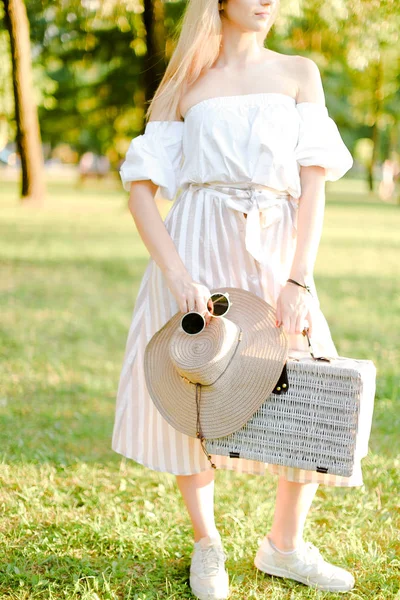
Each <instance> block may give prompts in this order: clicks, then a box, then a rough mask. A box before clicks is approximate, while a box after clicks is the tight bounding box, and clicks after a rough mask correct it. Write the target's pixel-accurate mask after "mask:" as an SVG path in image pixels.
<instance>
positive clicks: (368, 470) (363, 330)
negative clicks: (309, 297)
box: [0, 179, 400, 600]
mask: <svg viewBox="0 0 400 600" xmlns="http://www.w3.org/2000/svg"><path fill="white" fill-rule="evenodd" d="M1 187H2V199H1V204H0V233H1V236H0V249H1V256H2V258H1V263H0V264H1V279H0V286H1V287H0V291H1V316H2V318H1V324H0V353H1V363H0V369H1V371H0V377H1V381H0V386H1V388H0V448H1V462H0V478H1V488H0V514H1V516H0V555H1V561H0V598H12V599H15V600H17V599H18V600H25V599H28V598H29V599H30V598H32V599H33V598H35V599H36V598H38V599H49V600H53V599H54V600H55V599H57V600H58V599H61V598H63V599H68V600H75V599H82V600H89V599H90V600H99V599H101V600H115V599H124V600H125V599H132V600H133V599H135V600H153V599H154V600H156V599H157V600H158V599H163V600H167V599H168V600H172V599H174V600H175V599H176V600H177V599H184V598H191V594H190V589H189V584H188V568H189V564H190V553H191V550H192V538H191V527H190V522H189V518H188V516H187V514H186V512H185V510H184V506H183V503H182V500H181V498H180V496H179V493H178V491H177V488H176V486H175V480H174V476H172V475H170V474H164V473H155V472H152V471H149V470H146V469H145V468H143V467H141V466H140V465H137V464H135V463H134V462H133V461H127V460H125V459H121V457H120V456H118V455H116V454H115V453H114V452H113V451H112V450H111V448H110V444H111V431H112V425H113V417H114V405H115V395H116V387H117V382H118V377H119V372H120V368H121V365H122V358H123V352H124V346H125V341H126V335H127V331H128V327H129V323H130V319H131V314H132V309H133V306H134V301H135V296H136V293H137V290H138V287H139V284H140V279H141V275H142V273H143V270H144V268H145V265H146V263H147V260H148V254H147V250H146V248H145V247H144V245H143V243H142V242H141V240H140V238H139V236H138V234H137V232H136V230H135V227H134V223H133V220H132V218H131V216H130V214H129V212H128V210H127V207H126V200H127V197H126V194H124V193H122V192H121V190H120V186H119V185H118V184H116V185H108V186H104V187H103V186H101V185H98V184H95V183H91V184H87V186H85V187H84V189H82V190H76V189H74V188H73V187H72V186H71V187H66V186H65V185H57V184H56V183H52V184H51V183H50V184H49V195H48V198H47V201H46V203H45V205H44V206H43V208H42V209H41V210H39V211H38V210H32V209H29V208H22V207H21V206H19V203H18V200H17V186H16V185H15V184H14V183H11V182H10V183H5V184H2V186H1ZM327 189H328V201H327V206H326V219H325V227H324V233H323V239H322V242H321V246H320V251H319V255H318V260H317V265H316V270H315V279H316V283H317V288H318V293H319V297H320V301H321V308H322V310H323V312H324V314H325V316H326V318H327V320H328V323H329V325H330V327H331V331H332V336H333V339H334V340H335V342H336V345H337V348H338V351H339V353H340V354H342V355H344V356H353V357H355V358H370V359H372V360H374V362H375V364H376V366H377V369H378V380H377V394H376V403H375V412H374V422H373V427H372V432H371V438H370V452H369V454H368V456H367V457H366V458H365V459H364V460H363V473H364V481H365V485H364V486H363V487H362V488H350V489H346V488H328V487H323V486H320V487H319V490H318V492H317V495H316V498H315V500H314V502H313V505H312V508H311V511H310V514H309V516H308V519H307V523H306V530H305V537H306V539H309V540H311V541H312V542H314V543H315V544H316V545H318V547H320V548H321V551H322V552H323V554H324V556H325V557H326V558H328V559H329V560H331V561H332V562H334V563H336V564H338V565H340V566H343V567H345V568H348V569H349V570H351V571H352V572H353V573H354V575H355V577H356V587H355V589H354V590H353V591H352V592H350V593H348V594H347V597H349V598H352V599H364V598H371V599H372V598H373V599H374V600H375V599H376V600H378V599H379V600H387V599H396V600H400V583H399V582H400V558H399V557H400V541H399V538H400V536H399V530H400V515H399V512H400V511H399V500H398V492H399V483H400V482H399V480H400V477H399V471H400V456H399V450H398V438H399V430H400V411H399V405H398V397H399V375H398V365H399V358H400V356H399V344H398V332H399V329H400V294H399V291H400V286H399V277H398V256H399V253H398V252H399V244H400V240H399V236H398V232H399V229H400V210H399V207H398V206H394V205H388V204H382V203H380V202H379V201H378V200H377V199H376V198H375V197H374V196H371V197H370V196H368V197H367V196H366V194H365V193H364V191H363V187H362V184H361V183H360V182H356V181H351V180H350V181H349V180H346V179H343V180H341V181H339V182H337V183H335V184H334V185H330V186H329V187H328V188H327ZM159 206H160V210H161V211H162V213H163V214H164V215H165V214H166V211H167V210H168V209H169V207H170V204H168V203H165V202H162V201H161V202H160V204H159ZM216 477H217V485H216V516H217V521H218V525H219V528H220V531H221V533H222V535H223V538H224V543H225V547H226V550H227V552H228V555H229V559H228V563H227V567H228V569H229V573H230V577H231V582H232V586H231V587H232V599H233V600H239V599H243V598H252V599H257V600H261V599H266V598H268V599H272V600H278V599H279V600H289V599H290V600H292V599H295V598H296V599H297V598H298V599H306V598H325V597H326V598H328V597H329V598H335V597H338V598H341V597H343V596H342V595H341V594H332V593H330V594H327V593H321V592H316V591H314V590H312V589H311V588H308V587H306V586H303V585H301V584H298V583H296V582H294V581H292V580H289V579H279V578H270V577H268V576H265V575H263V574H260V573H258V572H257V571H256V569H255V568H254V567H253V562H252V561H253V556H254V553H255V551H256V549H257V542H258V541H259V540H261V538H262V537H263V535H264V533H265V531H266V530H267V529H268V527H269V524H270V522H271V518H272V515H273V509H274V500H275V487H276V479H275V478H274V477H273V476H271V475H268V476H266V477H259V476H250V475H248V476H246V475H240V474H236V473H231V472H217V474H216Z"/></svg>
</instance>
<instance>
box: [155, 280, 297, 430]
mask: <svg viewBox="0 0 400 600" xmlns="http://www.w3.org/2000/svg"><path fill="white" fill-rule="evenodd" d="M210 292H211V293H214V292H228V293H229V299H230V301H231V307H230V309H229V312H228V314H227V316H226V317H223V318H228V319H230V320H231V321H233V322H234V323H236V324H237V325H239V327H240V328H241V329H242V332H243V334H242V340H241V341H240V343H239V346H238V349H237V352H236V354H235V356H234V358H233V360H232V362H231V363H230V365H229V367H228V368H227V370H226V372H225V373H224V374H223V375H222V376H221V377H219V378H218V380H217V381H216V383H214V384H212V385H211V386H201V403H200V424H201V432H202V434H203V435H204V437H206V438H218V437H222V436H225V435H229V434H230V433H233V432H234V431H237V430H238V429H240V428H241V427H242V426H243V425H244V424H245V423H246V421H248V420H249V419H250V417H251V416H252V415H253V414H254V413H255V412H256V411H257V410H258V409H259V408H260V406H261V404H262V403H263V402H264V401H265V400H266V399H267V398H268V397H269V395H270V394H271V392H272V390H273V389H274V387H275V385H276V382H277V381H278V379H279V377H280V375H281V373H282V369H283V366H284V364H285V362H286V360H287V355H288V349H289V345H288V338H287V336H286V334H285V331H284V329H283V327H276V325H275V310H274V309H273V307H272V306H270V305H269V304H268V303H267V302H265V300H263V299H262V298H260V297H259V296H256V295H255V294H253V293H251V292H249V291H247V290H243V289H241V288H233V287H219V288H217V289H215V290H210ZM182 316H183V313H182V312H180V311H179V312H177V313H176V314H175V315H174V316H173V317H171V319H169V321H168V322H167V323H165V325H164V326H163V327H162V328H161V329H160V330H159V331H157V332H156V333H155V334H154V335H153V337H152V338H151V340H150V341H149V342H148V344H147V346H146V349H145V356H144V372H145V379H146V385H147V388H148V391H149V394H150V396H151V398H152V400H153V402H154V404H155V406H156V407H157V409H158V410H159V412H160V413H161V415H162V416H163V417H164V419H165V420H166V421H167V422H168V423H169V424H170V425H172V427H174V429H176V430H178V431H180V432H181V433H184V434H186V435H189V436H191V437H196V431H197V408H196V386H195V384H194V383H191V382H187V381H185V380H184V379H183V378H182V377H181V376H180V374H179V373H178V371H177V370H176V369H175V366H174V364H173V362H172V360H171V358H170V356H169V352H168V345H169V341H170V337H171V335H172V333H173V332H174V331H175V330H176V328H177V327H179V323H180V320H181V318H182ZM214 321H215V319H211V322H210V325H209V326H208V327H212V326H213V322H214ZM184 335H185V334H184ZM198 336H201V333H200V334H198ZM198 336H196V337H198Z"/></svg>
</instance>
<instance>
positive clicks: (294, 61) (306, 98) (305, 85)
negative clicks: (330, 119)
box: [287, 55, 325, 105]
mask: <svg viewBox="0 0 400 600" xmlns="http://www.w3.org/2000/svg"><path fill="white" fill-rule="evenodd" d="M287 58H289V59H290V60H289V61H288V65H289V69H290V70H291V73H292V75H293V76H294V77H295V79H296V85H297V96H296V100H297V102H315V103H317V104H322V105H325V93H324V88H323V85H322V80H321V73H320V70H319V67H318V65H317V63H316V62H314V61H313V60H312V59H311V58H308V57H306V56H299V55H294V56H288V57H287Z"/></svg>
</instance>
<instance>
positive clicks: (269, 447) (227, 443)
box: [206, 357, 376, 477]
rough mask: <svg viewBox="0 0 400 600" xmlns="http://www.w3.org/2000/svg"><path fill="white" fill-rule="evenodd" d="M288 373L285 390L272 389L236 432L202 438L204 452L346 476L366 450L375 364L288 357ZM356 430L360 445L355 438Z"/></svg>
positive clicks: (340, 358)
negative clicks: (361, 442) (276, 390)
mask: <svg viewBox="0 0 400 600" xmlns="http://www.w3.org/2000/svg"><path fill="white" fill-rule="evenodd" d="M287 372H288V380H289V389H288V391H287V392H286V393H285V394H281V395H278V394H273V393H272V394H271V395H270V396H269V397H268V399H267V400H266V401H265V402H264V403H263V404H262V405H261V407H260V408H259V409H258V410H257V412H256V413H254V415H253V416H252V417H251V419H250V420H249V421H248V422H247V423H246V424H245V425H244V427H242V428H241V429H239V430H238V431H236V432H235V433H233V434H231V435H229V436H225V437H221V438H218V439H208V440H206V448H207V451H208V452H209V453H210V454H211V455H212V454H217V455H218V454H219V455H224V456H231V457H234V458H248V459H252V460H257V461H262V462H267V463H271V464H276V465H285V466H290V467H298V468H301V469H306V470H312V471H318V472H321V473H332V474H335V475H342V476H345V477H348V476H350V475H351V474H352V473H353V467H354V461H355V459H356V457H357V456H363V455H366V454H367V450H368V448H365V445H368V438H369V434H370V430H371V424H372V415H373V405H374V396H375V382H376V368H375V365H374V363H373V362H372V361H370V360H355V359H351V358H346V357H339V358H335V359H332V361H331V362H330V363H325V362H316V361H314V360H313V359H312V358H311V357H305V358H301V359H292V358H289V360H288V362H287ZM361 431H363V436H362V438H363V440H364V442H363V444H360V443H359V442H358V438H359V433H360V432H361ZM361 445H363V447H361Z"/></svg>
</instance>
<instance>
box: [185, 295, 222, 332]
mask: <svg viewBox="0 0 400 600" xmlns="http://www.w3.org/2000/svg"><path fill="white" fill-rule="evenodd" d="M210 300H211V301H212V303H213V308H212V311H211V310H210V309H209V308H208V302H209V301H210ZM208 302H207V311H208V312H209V313H210V314H211V315H212V316H213V317H222V316H224V315H226V313H227V312H228V311H229V309H230V307H231V301H230V300H229V294H228V293H226V294H225V293H223V292H217V293H215V294H212V295H211V296H210V298H209V300H208ZM204 314H206V313H204ZM204 314H202V313H199V312H197V311H190V312H188V313H186V314H185V315H183V317H182V319H181V323H180V328H181V331H183V332H184V333H187V334H189V335H196V334H198V333H201V332H202V331H203V329H204V328H205V326H206V320H205V318H204Z"/></svg>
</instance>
